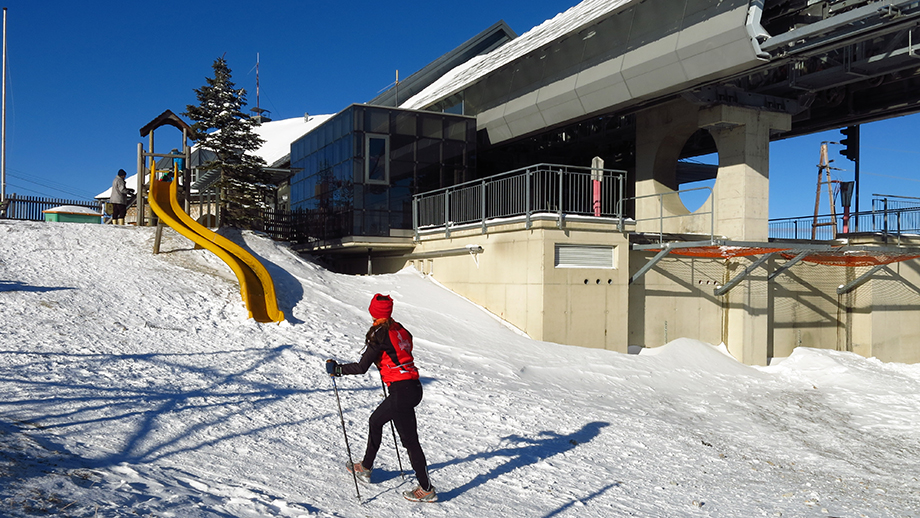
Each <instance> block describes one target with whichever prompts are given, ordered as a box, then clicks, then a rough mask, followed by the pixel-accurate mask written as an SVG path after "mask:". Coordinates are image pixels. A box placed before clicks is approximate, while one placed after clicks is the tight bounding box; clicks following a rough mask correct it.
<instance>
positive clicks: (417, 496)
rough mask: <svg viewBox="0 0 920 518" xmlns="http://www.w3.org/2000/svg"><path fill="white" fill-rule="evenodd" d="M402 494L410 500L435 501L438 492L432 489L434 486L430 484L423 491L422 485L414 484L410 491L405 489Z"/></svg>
mask: <svg viewBox="0 0 920 518" xmlns="http://www.w3.org/2000/svg"><path fill="white" fill-rule="evenodd" d="M403 496H404V497H406V500H412V501H413V502H437V501H438V494H437V493H435V491H434V486H431V489H429V490H428V491H425V490H424V489H422V486H415V489H413V490H412V491H405V492H404V493H403Z"/></svg>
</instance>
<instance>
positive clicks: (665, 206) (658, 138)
mask: <svg viewBox="0 0 920 518" xmlns="http://www.w3.org/2000/svg"><path fill="white" fill-rule="evenodd" d="M698 111H699V107H698V106H696V105H693V104H691V103H689V102H687V101H684V100H677V101H672V102H670V103H666V104H663V105H661V106H656V107H654V108H651V109H648V110H644V111H642V112H639V113H638V114H637V115H636V198H637V199H636V220H637V223H636V230H637V231H638V232H658V231H659V230H663V231H664V232H679V231H680V230H681V223H683V224H684V227H686V223H687V221H681V220H685V219H686V218H683V217H682V218H671V219H667V218H668V217H669V216H687V215H689V214H690V211H688V210H687V208H686V207H684V204H683V202H681V201H680V197H679V196H678V195H677V194H675V193H674V191H676V190H677V159H678V158H679V156H680V151H681V149H683V147H684V144H685V143H686V142H687V139H689V138H690V136H692V135H693V133H695V132H696V130H697V129H698ZM662 216H663V217H664V218H666V219H662V220H659V219H658V218H659V217H662ZM662 225H663V228H662Z"/></svg>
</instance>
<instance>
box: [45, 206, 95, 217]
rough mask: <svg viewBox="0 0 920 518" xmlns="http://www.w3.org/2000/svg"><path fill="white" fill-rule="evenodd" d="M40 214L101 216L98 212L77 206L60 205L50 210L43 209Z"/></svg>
mask: <svg viewBox="0 0 920 518" xmlns="http://www.w3.org/2000/svg"><path fill="white" fill-rule="evenodd" d="M42 212H50V213H52V214H89V215H91V216H102V214H100V213H99V211H96V210H93V209H91V208H89V207H80V206H79V205H60V206H57V207H54V208H51V209H45V210H43V211H42Z"/></svg>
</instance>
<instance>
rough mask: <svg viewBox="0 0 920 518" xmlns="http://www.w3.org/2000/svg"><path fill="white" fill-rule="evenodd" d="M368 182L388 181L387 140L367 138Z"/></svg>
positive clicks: (383, 138)
mask: <svg viewBox="0 0 920 518" xmlns="http://www.w3.org/2000/svg"><path fill="white" fill-rule="evenodd" d="M367 181H369V182H386V181H387V139H386V138H385V137H368V138H367Z"/></svg>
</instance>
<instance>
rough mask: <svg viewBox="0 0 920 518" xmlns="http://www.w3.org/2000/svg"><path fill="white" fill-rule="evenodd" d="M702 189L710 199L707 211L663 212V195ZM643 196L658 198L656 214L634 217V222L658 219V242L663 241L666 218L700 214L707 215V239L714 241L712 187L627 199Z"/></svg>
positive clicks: (690, 216)
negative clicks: (653, 215) (667, 213)
mask: <svg viewBox="0 0 920 518" xmlns="http://www.w3.org/2000/svg"><path fill="white" fill-rule="evenodd" d="M704 190H705V191H709V196H708V198H707V199H709V200H710V204H709V210H708V211H700V210H697V211H695V212H691V213H689V214H670V215H667V216H666V215H665V214H664V197H665V196H680V195H681V194H682V193H688V192H693V191H704ZM645 198H658V215H657V216H655V217H651V218H641V219H640V218H637V219H636V223H637V224H638V223H641V222H643V221H654V220H658V242H659V243H663V242H664V234H665V231H664V221H665V220H666V219H676V218H680V219H687V218H698V217H700V216H702V217H706V216H707V215H708V216H709V241H710V242H712V243H714V242H715V224H716V221H715V210H714V209H713V207H715V198H714V197H713V195H712V187H694V188H692V189H683V190H680V191H672V192H665V193H656V194H646V195H644V196H636V197H635V198H628V200H641V199H645Z"/></svg>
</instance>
